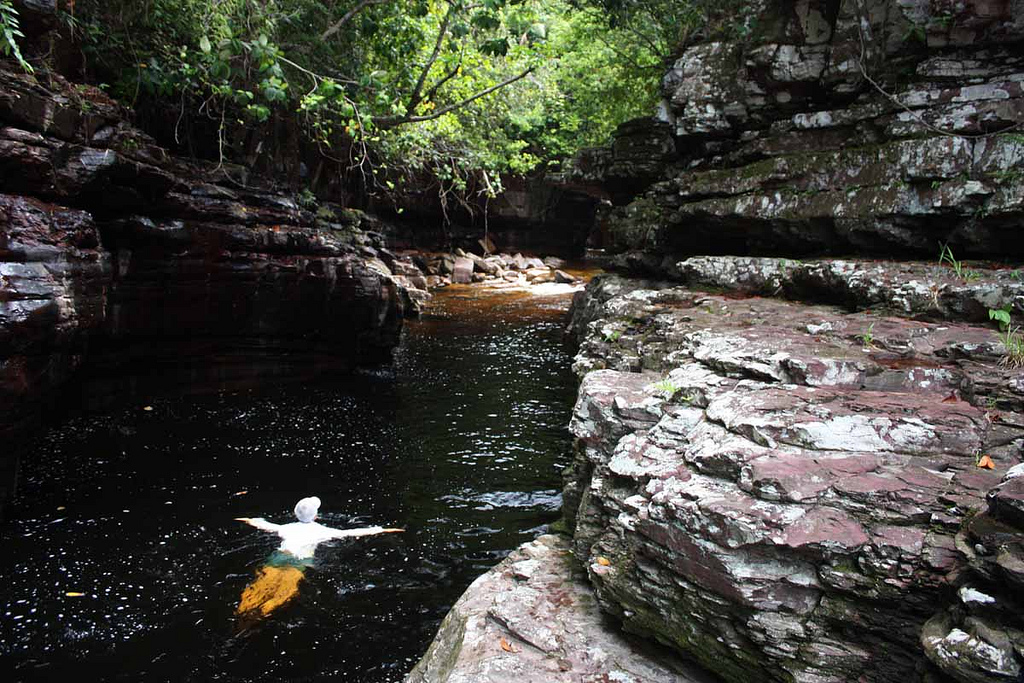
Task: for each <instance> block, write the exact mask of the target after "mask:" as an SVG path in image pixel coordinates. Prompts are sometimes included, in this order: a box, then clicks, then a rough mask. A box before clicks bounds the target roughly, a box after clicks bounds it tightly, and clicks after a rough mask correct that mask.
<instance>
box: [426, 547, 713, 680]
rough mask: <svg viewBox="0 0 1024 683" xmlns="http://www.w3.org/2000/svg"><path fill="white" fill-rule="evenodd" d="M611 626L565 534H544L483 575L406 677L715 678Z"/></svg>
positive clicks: (434, 678)
mask: <svg viewBox="0 0 1024 683" xmlns="http://www.w3.org/2000/svg"><path fill="white" fill-rule="evenodd" d="M712 680H714V679H713V678H712V677H710V676H709V675H708V674H706V673H704V672H703V671H700V670H699V669H697V668H696V667H694V666H693V665H692V664H688V663H686V662H683V661H681V660H679V659H678V658H677V657H676V656H674V655H673V654H672V653H670V652H668V651H665V650H661V649H658V648H652V647H651V646H650V644H646V643H642V642H640V641H638V640H637V639H631V638H629V637H628V636H626V635H624V634H622V633H621V632H619V631H618V629H616V628H614V627H613V626H612V625H611V624H609V623H607V617H606V616H605V615H604V614H603V613H602V612H601V609H600V608H599V607H598V605H597V601H596V600H595V599H594V596H593V592H592V591H591V590H590V587H589V586H588V585H587V583H586V579H585V577H583V576H582V575H581V573H580V572H579V570H578V569H577V568H576V567H575V566H574V563H573V562H572V560H571V553H570V543H569V540H568V539H567V538H566V537H564V536H555V535H549V536H541V537H540V538H538V539H537V540H536V541H533V542H532V543H527V544H526V545H523V546H522V547H520V548H519V549H518V550H516V551H515V552H513V553H512V554H511V555H509V557H507V558H506V559H505V560H504V561H503V562H502V563H501V564H499V565H498V566H497V567H495V568H494V569H492V570H491V571H489V572H488V573H486V574H484V575H483V576H481V577H480V578H479V579H477V580H476V581H475V582H474V583H473V585H472V586H470V587H469V589H468V590H467V591H466V592H465V593H464V594H463V596H462V597H461V598H459V601H458V602H457V603H455V606H454V607H453V608H452V610H451V611H450V612H449V613H448V616H447V617H445V620H444V622H443V623H442V624H441V629H440V631H439V632H438V634H437V637H436V638H435V640H434V642H433V644H431V646H430V649H429V651H428V652H427V654H426V655H425V656H424V657H423V659H422V660H420V662H419V664H417V665H416V668H415V669H413V671H412V673H410V674H409V676H408V677H407V678H406V683H481V682H483V681H488V682H490V683H500V682H504V681H507V682H509V683H531V682H534V681H536V682H537V683H540V682H541V681H543V682H544V683H580V682H583V683H598V682H600V681H619V682H621V683H705V682H707V683H710V681H712Z"/></svg>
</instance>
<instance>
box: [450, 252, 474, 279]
mask: <svg viewBox="0 0 1024 683" xmlns="http://www.w3.org/2000/svg"><path fill="white" fill-rule="evenodd" d="M472 281H473V261H472V260H471V259H468V258H464V257H459V258H457V259H455V262H454V264H453V265H452V282H454V283H455V284H466V283H469V282H472Z"/></svg>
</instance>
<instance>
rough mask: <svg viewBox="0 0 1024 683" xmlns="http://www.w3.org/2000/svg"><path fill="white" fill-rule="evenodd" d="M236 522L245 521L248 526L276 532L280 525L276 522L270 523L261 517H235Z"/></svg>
mask: <svg viewBox="0 0 1024 683" xmlns="http://www.w3.org/2000/svg"><path fill="white" fill-rule="evenodd" d="M235 521H236V522H245V523H246V524H248V525H249V526H254V527H256V528H257V529H259V530H261V531H272V532H277V530H278V529H280V528H281V527H280V526H279V525H277V524H271V523H270V522H268V521H267V520H265V519H263V518H262V517H235Z"/></svg>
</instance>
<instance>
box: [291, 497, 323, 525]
mask: <svg viewBox="0 0 1024 683" xmlns="http://www.w3.org/2000/svg"><path fill="white" fill-rule="evenodd" d="M319 509H320V499H319V498H317V497H316V496H310V497H309V498H303V499H302V500H300V501H299V502H298V503H296V504H295V516H296V517H298V518H299V521H300V522H312V521H313V520H314V519H316V512H317V510H319Z"/></svg>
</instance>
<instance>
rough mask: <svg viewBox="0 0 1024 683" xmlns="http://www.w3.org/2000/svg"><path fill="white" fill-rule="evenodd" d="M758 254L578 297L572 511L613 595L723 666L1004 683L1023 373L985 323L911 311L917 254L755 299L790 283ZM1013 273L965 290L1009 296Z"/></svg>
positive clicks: (705, 660)
mask: <svg viewBox="0 0 1024 683" xmlns="http://www.w3.org/2000/svg"><path fill="white" fill-rule="evenodd" d="M748 261H749V259H726V258H723V259H717V260H715V259H711V260H709V259H693V260H691V261H689V262H683V263H680V264H678V265H677V266H676V267H677V269H678V270H679V271H681V272H687V273H690V274H691V277H692V278H693V279H694V281H695V283H696V281H697V280H698V279H700V280H701V282H702V283H703V285H704V286H709V285H718V286H717V287H716V291H717V292H718V293H716V294H711V293H707V292H702V291H699V289H698V288H697V287H696V286H695V287H694V288H687V287H684V286H678V285H669V284H666V283H657V282H653V281H646V282H645V281H637V280H632V281H631V280H625V279H622V278H619V277H616V276H601V277H599V278H597V279H595V280H594V281H593V282H592V283H591V284H590V286H589V287H588V289H587V291H586V292H585V293H583V294H582V295H580V298H579V299H578V300H577V301H576V302H575V307H574V321H573V326H574V330H575V331H576V333H577V334H578V335H579V337H580V339H581V347H580V352H579V354H578V356H577V358H576V362H575V366H574V368H575V370H576V372H577V373H578V374H579V375H580V376H581V378H582V383H581V387H580V393H579V398H578V401H577V404H576V407H575V410H574V416H573V419H572V424H571V431H572V433H573V435H574V436H575V437H576V439H577V442H576V458H575V461H574V463H573V465H572V467H571V468H570V470H569V472H568V473H567V483H566V489H565V494H564V499H565V514H566V518H567V521H568V523H569V525H570V528H572V529H573V532H574V551H575V556H576V558H577V560H578V561H579V562H581V563H582V564H583V565H584V566H585V567H586V568H587V570H588V575H589V577H590V580H591V582H592V583H593V585H594V587H595V588H596V591H597V595H598V599H599V601H600V603H601V605H602V607H603V608H604V609H606V610H607V611H608V612H610V613H611V614H613V615H615V616H616V617H618V618H620V619H621V620H622V622H623V624H624V627H625V628H626V630H628V631H631V632H634V633H638V634H643V635H646V636H648V637H650V638H653V639H655V640H657V641H659V642H661V643H663V644H665V645H668V646H670V647H673V648H676V649H678V650H679V651H680V652H682V653H685V654H686V655H688V656H690V657H694V658H696V659H697V660H698V661H700V662H701V663H702V664H703V665H704V666H706V667H708V668H709V669H711V670H713V671H715V672H717V673H719V674H720V675H722V676H723V677H724V678H725V679H727V680H731V681H750V680H779V681H806V682H815V683H824V682H825V681H836V682H839V681H851V680H859V681H880V682H881V681H895V680H906V681H918V680H945V679H944V676H951V677H952V679H953V680H962V681H968V680H1016V678H1015V677H1016V676H1017V675H1018V673H1015V672H1019V670H1020V666H1021V663H1022V662H1024V657H1022V655H1024V651H1022V649H1021V645H1022V642H1021V640H1020V633H1021V627H1022V624H1024V620H1022V618H1021V616H1020V615H1021V614H1024V611H1022V609H1021V607H1022V606H1021V605H1020V604H1019V600H1020V592H1019V589H1018V587H1017V584H1018V583H1019V580H1020V576H1019V574H1020V561H1019V560H1020V557H1019V555H1020V543H1021V538H1022V536H1021V534H1020V532H1019V530H1017V528H1016V527H1012V525H1020V523H1021V522H1022V521H1024V519H1022V517H1021V515H1020V510H1021V509H1024V508H1021V506H1020V501H1019V500H1018V499H1019V497H1020V496H1019V493H1020V492H1019V490H1018V489H1019V488H1020V487H1019V486H1017V484H1018V483H1019V482H1021V481H1024V478H1019V477H1018V478H1012V477H1011V478H1009V479H1006V480H1005V481H1004V476H1007V475H1008V472H1018V471H1019V470H1021V467H1020V466H1019V463H1020V462H1021V460H1022V459H1024V457H1022V454H1021V443H1022V441H1024V417H1022V413H1024V402H1022V399H1024V375H1022V373H1021V371H1020V370H1018V369H1015V368H1011V367H1007V366H1006V365H1003V364H1001V363H1002V361H1003V359H1004V357H1005V354H1006V351H1007V350H1006V348H1005V347H1004V346H1003V345H1002V343H1001V342H1000V340H999V339H998V336H997V334H996V332H995V330H994V329H993V328H992V327H987V326H981V325H972V324H966V323H963V322H951V321H949V320H942V321H940V322H926V321H922V320H913V319H910V318H909V317H906V316H909V315H911V314H914V313H915V312H916V311H915V307H916V306H917V305H918V304H916V303H912V302H913V301H914V299H913V298H912V297H911V299H910V301H911V303H910V304H907V305H904V304H905V303H906V301H908V300H907V299H906V297H902V296H901V295H900V292H904V293H906V292H907V291H912V290H913V289H914V285H913V282H912V281H913V279H914V277H915V276H914V273H915V272H917V270H915V269H927V268H928V267H927V266H914V265H912V264H909V265H896V264H890V265H886V264H883V263H877V262H872V263H866V264H858V263H856V262H843V263H830V262H815V263H811V264H803V266H804V267H806V268H807V269H808V271H814V272H823V273H844V274H845V275H846V280H845V281H847V282H850V281H852V280H851V277H852V274H855V273H860V274H861V275H864V276H865V277H864V279H863V282H865V283H869V284H870V287H869V286H868V284H865V286H864V287H863V288H862V290H863V291H864V292H869V293H870V294H864V295H863V298H861V295H860V294H855V293H853V294H849V296H850V299H849V300H848V301H847V302H844V303H849V304H852V305H854V306H856V305H857V304H859V307H860V308H861V309H864V308H867V307H868V306H870V307H871V308H872V311H870V312H868V311H864V310H862V311H861V312H850V309H848V308H837V307H834V306H828V305H820V304H808V303H802V302H800V301H796V300H788V301H787V300H782V299H774V298H761V297H759V296H753V295H752V293H753V292H761V293H776V294H780V293H782V291H784V290H785V289H786V287H787V286H788V283H792V282H794V281H796V280H797V279H799V278H797V277H796V274H792V278H790V276H789V275H787V274H786V273H784V272H781V271H780V268H779V267H778V264H777V263H776V264H774V269H773V272H772V273H769V272H768V269H767V264H765V263H761V264H760V265H761V268H760V270H759V268H758V263H759V262H755V263H748ZM709 264H713V266H714V267H711V265H709ZM781 270H785V269H784V268H782V269H781ZM730 272H731V273H733V275H728V276H726V277H722V278H721V279H720V280H719V279H715V275H714V274H715V273H730ZM735 273H742V274H743V275H744V277H735V276H734V275H735ZM697 274H700V277H699V278H698V276H697ZM768 275H772V277H775V278H776V280H775V281H771V282H770V284H766V283H767V282H769V281H770V278H769V277H767V276H768ZM883 275H884V277H883ZM747 276H749V277H747ZM1002 277H1003V275H1002V274H999V273H994V272H988V271H983V272H979V273H978V277H977V280H976V281H972V282H971V283H970V285H971V286H972V287H973V286H977V287H987V288H988V289H987V290H986V291H988V292H990V296H989V295H986V296H987V297H988V298H985V299H984V300H985V302H986V305H991V306H992V307H993V308H998V307H1000V306H1002V305H1004V304H1007V303H1011V302H1012V301H1013V300H1014V299H1015V298H1016V297H1018V296H1019V290H1018V288H1017V285H1016V284H1015V283H1013V282H1010V281H1009V280H1006V281H1005V282H1004V281H1003V280H1002ZM853 280H856V278H853ZM811 281H812V280H810V279H809V278H805V279H803V280H800V282H802V283H803V284H804V286H803V287H802V288H795V289H793V290H792V291H791V292H790V295H791V296H792V298H793V299H804V300H811V301H815V300H818V301H820V300H822V299H823V298H826V297H829V296H831V295H832V294H833V293H834V291H835V288H833V287H832V286H831V284H828V282H830V281H826V282H824V283H822V284H821V285H819V286H818V289H815V286H812V285H811V284H809V283H810V282H811ZM939 284H942V281H939ZM948 284H949V285H950V286H949V291H948V292H947V291H946V290H943V293H944V294H948V295H949V297H950V298H949V299H948V302H953V301H967V300H970V299H971V296H974V295H975V294H976V293H975V294H971V295H970V296H968V294H970V293H969V292H968V293H967V294H964V292H965V291H967V289H968V288H966V287H959V286H954V285H953V283H948ZM1004 287H1005V288H1004ZM729 290H731V291H729ZM815 291H816V292H817V296H816V295H815ZM848 291H849V292H857V291H861V290H858V289H857V288H853V287H851V288H850V289H849V290H848ZM957 292H960V294H957ZM961 294H963V296H961ZM941 302H942V299H941V298H940V303H941ZM925 303H927V302H924V300H923V299H922V302H921V303H920V305H921V306H924V305H925ZM963 308H964V309H968V308H970V307H967V306H964V307H963ZM940 309H941V307H940ZM956 309H957V306H949V307H947V308H945V309H941V310H945V311H946V313H947V314H948V315H947V316H945V317H947V318H951V319H955V318H957V317H959V316H957V315H955V314H954V313H953V311H954V310H956ZM937 310H938V309H937ZM937 317H941V316H937ZM968 317H970V316H968ZM983 455H987V456H989V457H990V458H991V460H992V461H993V464H994V469H987V468H985V467H979V466H978V465H979V463H980V462H981V457H982V456H983ZM1011 468H1016V469H1011ZM986 496H988V505H986ZM987 508H988V509H990V512H985V511H986V509H987ZM978 513H982V514H978ZM979 594H980V595H981V596H982V597H978V595H979ZM985 596H999V597H998V600H997V599H996V598H994V597H993V598H991V600H992V602H991V603H989V602H987V600H988V598H986V597H985ZM964 601H967V603H966V606H964V605H962V604H961V603H962V602H964ZM984 610H988V611H987V614H988V616H987V617H983V616H980V613H981V612H982V611H984ZM993 615H995V616H993ZM950 653H954V654H950ZM979 672H980V673H979ZM985 676H989V678H985ZM929 677H931V678H929Z"/></svg>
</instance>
